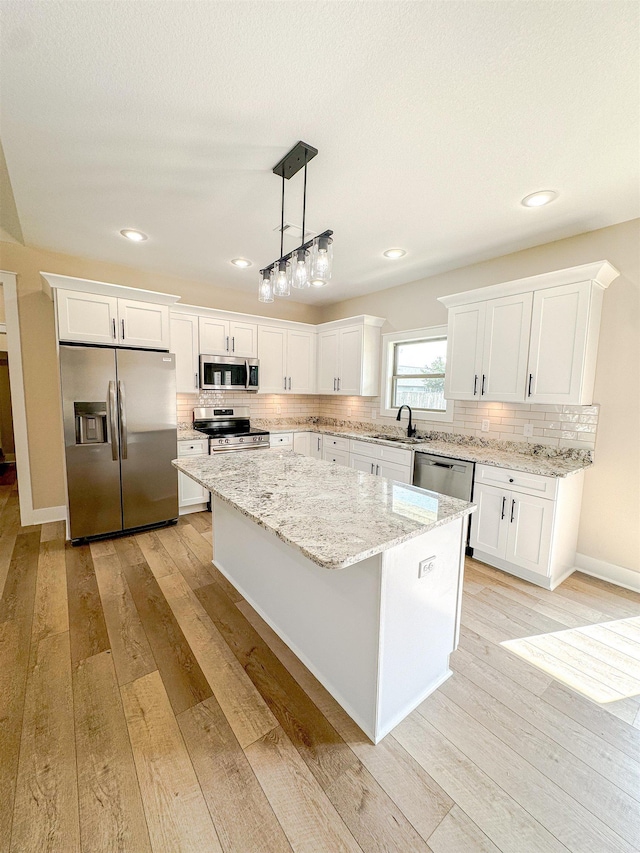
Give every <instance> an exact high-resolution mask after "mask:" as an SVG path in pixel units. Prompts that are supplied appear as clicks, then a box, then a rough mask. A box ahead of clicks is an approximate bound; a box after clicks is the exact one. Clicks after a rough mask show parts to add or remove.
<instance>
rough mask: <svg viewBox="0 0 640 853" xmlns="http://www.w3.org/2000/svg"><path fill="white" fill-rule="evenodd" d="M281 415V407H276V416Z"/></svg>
mask: <svg viewBox="0 0 640 853" xmlns="http://www.w3.org/2000/svg"><path fill="white" fill-rule="evenodd" d="M281 414H282V406H276V415H281Z"/></svg>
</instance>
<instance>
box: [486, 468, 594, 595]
mask: <svg viewBox="0 0 640 853" xmlns="http://www.w3.org/2000/svg"><path fill="white" fill-rule="evenodd" d="M487 479H493V480H495V481H501V480H502V481H504V482H505V486H501V485H488V484H487V482H486V480H487ZM583 479H584V475H583V472H578V473H576V474H572V475H571V476H569V477H563V478H552V477H543V476H541V475H537V474H525V475H523V474H522V473H521V472H518V471H510V470H507V469H502V468H493V467H492V466H487V465H478V466H477V467H476V476H475V485H474V492H473V501H474V503H476V504H477V507H478V508H477V510H476V512H474V513H473V515H472V516H471V536H470V540H469V544H470V545H471V547H472V548H473V549H474V553H473V556H474V557H475V558H476V559H478V560H480V561H481V562H485V563H489V565H492V566H496V567H497V568H499V569H503V570H504V571H507V572H510V573H511V574H514V575H517V576H518V577H522V578H524V579H525V580H529V581H532V582H533V583H537V584H539V585H541V586H544V587H546V588H547V589H554V588H555V587H556V586H557V585H558V584H559V583H561V582H562V581H563V580H564V579H565V578H566V577H568V575H570V574H571V572H572V571H573V570H574V565H575V552H576V543H577V538H578V523H579V517H580V504H581V498H582V485H583ZM523 483H526V485H523ZM506 484H509V487H506ZM545 492H546V493H548V494H549V495H553V496H555V499H554V498H553V497H540V494H541V493H543V494H544V493H545Z"/></svg>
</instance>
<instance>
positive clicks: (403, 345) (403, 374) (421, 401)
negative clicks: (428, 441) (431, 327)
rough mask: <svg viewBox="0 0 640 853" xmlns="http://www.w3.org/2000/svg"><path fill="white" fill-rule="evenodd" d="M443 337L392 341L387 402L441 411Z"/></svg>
mask: <svg viewBox="0 0 640 853" xmlns="http://www.w3.org/2000/svg"><path fill="white" fill-rule="evenodd" d="M446 355H447V339H446V338H428V339H425V340H421V341H420V340H418V341H399V342H398V343H396V344H394V353H393V376H392V378H391V382H392V387H391V405H392V406H393V407H398V406H402V405H405V404H406V405H408V406H411V408H412V409H418V410H424V411H435V412H444V411H446V408H447V401H446V400H445V398H444V371H445V360H446Z"/></svg>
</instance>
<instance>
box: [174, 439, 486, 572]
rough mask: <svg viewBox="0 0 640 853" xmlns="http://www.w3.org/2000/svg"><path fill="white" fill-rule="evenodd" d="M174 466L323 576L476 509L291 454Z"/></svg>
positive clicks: (221, 457)
mask: <svg viewBox="0 0 640 853" xmlns="http://www.w3.org/2000/svg"><path fill="white" fill-rule="evenodd" d="M173 465H174V466H175V467H176V468H177V469H178V470H179V471H182V472H183V473H184V474H186V475H187V476H188V477H191V478H192V479H193V480H195V481H196V482H197V483H199V484H200V485H201V486H204V488H205V489H207V490H208V491H210V492H211V493H212V494H213V495H214V496H216V497H218V498H220V499H221V500H223V501H225V502H226V503H228V504H229V505H230V506H232V507H234V508H235V509H237V510H238V511H239V512H241V513H242V514H243V515H245V516H246V517H247V518H249V519H251V520H252V521H255V522H256V524H259V525H260V526H261V527H263V528H264V529H265V530H268V531H270V532H271V533H273V534H275V535H276V536H277V537H278V538H279V539H281V540H282V541H283V542H285V543H286V544H288V545H291V546H292V547H294V548H297V549H298V550H299V551H301V552H302V554H304V556H305V557H307V558H308V559H310V560H312V561H313V562H314V563H316V564H317V565H319V566H322V567H323V568H326V569H344V568H346V567H347V566H350V565H353V564H354V563H359V562H360V561H361V560H365V559H366V558H367V557H372V556H374V555H375V554H379V553H381V552H382V551H386V550H387V549H389V548H392V547H393V546H394V545H399V544H400V543H401V542H405V541H407V540H409V539H413V538H414V537H416V536H420V535H421V534H423V533H427V532H428V531H429V530H432V529H433V528H434V527H439V526H441V525H443V524H448V523H449V522H450V521H453V520H454V519H457V518H461V517H462V516H465V515H468V514H469V513H471V512H473V511H474V509H475V505H474V504H472V503H467V502H466V501H461V500H458V499H457V498H452V497H449V496H448V495H441V494H438V493H437V492H428V491H425V490H424V489H417V488H416V487H414V486H407V485H404V484H402V483H396V482H393V481H392V480H387V479H386V478H384V477H371V476H370V475H369V474H364V473H362V472H360V471H356V470H354V469H353V468H347V467H346V466H343V465H338V464H336V463H334V462H324V461H323V460H320V459H312V458H310V457H307V456H301V455H300V454H297V453H294V452H293V451H291V450H279V449H273V450H264V451H260V452H259V453H220V454H217V455H213V456H196V457H191V458H183V459H175V460H174V461H173Z"/></svg>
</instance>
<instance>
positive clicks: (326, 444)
mask: <svg viewBox="0 0 640 853" xmlns="http://www.w3.org/2000/svg"><path fill="white" fill-rule="evenodd" d="M322 447H323V448H325V449H328V450H346V451H347V453H348V452H349V439H348V438H341V437H340V436H336V435H325V436H323V438H322Z"/></svg>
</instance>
